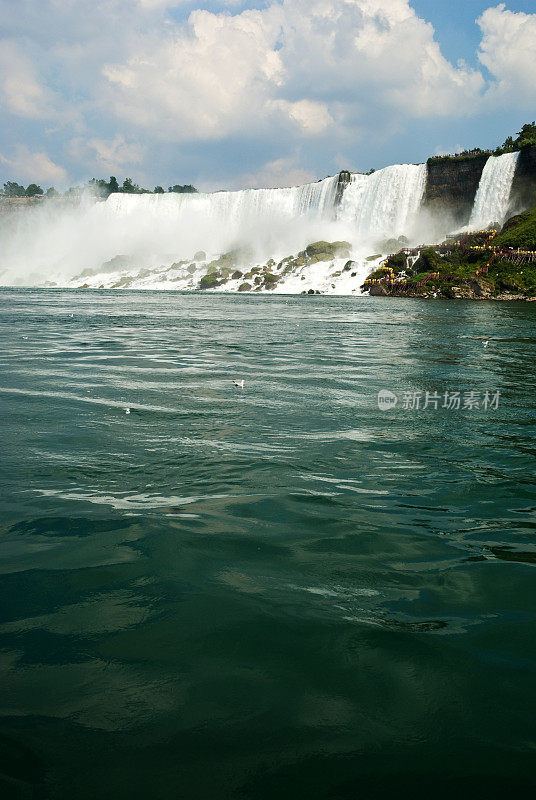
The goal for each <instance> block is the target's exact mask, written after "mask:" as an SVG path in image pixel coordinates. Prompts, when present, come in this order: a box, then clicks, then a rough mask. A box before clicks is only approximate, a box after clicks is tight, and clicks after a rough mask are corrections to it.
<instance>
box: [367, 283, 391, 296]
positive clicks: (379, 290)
mask: <svg viewBox="0 0 536 800" xmlns="http://www.w3.org/2000/svg"><path fill="white" fill-rule="evenodd" d="M370 294H371V296H372V297H386V296H387V294H388V292H387V289H386V288H385V286H382V284H381V283H376V284H374V285H372V286H371V287H370Z"/></svg>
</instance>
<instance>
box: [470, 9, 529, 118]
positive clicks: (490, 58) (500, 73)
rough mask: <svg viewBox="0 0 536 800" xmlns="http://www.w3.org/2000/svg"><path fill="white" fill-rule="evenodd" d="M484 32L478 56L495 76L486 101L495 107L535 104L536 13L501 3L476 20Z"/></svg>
mask: <svg viewBox="0 0 536 800" xmlns="http://www.w3.org/2000/svg"><path fill="white" fill-rule="evenodd" d="M477 22H478V24H479V26H480V29H481V31H482V43H481V45H480V52H479V56H478V57H479V59H480V61H481V62H482V64H483V65H484V66H485V67H486V68H487V69H488V70H489V71H490V73H491V74H492V75H493V78H494V82H493V83H492V84H491V86H490V88H489V90H488V94H487V100H488V102H489V101H491V102H492V104H493V105H494V106H495V105H497V104H498V103H500V105H501V106H502V107H504V105H507V106H509V107H512V106H515V107H521V108H523V107H526V106H529V105H531V104H532V105H534V103H536V14H525V13H523V12H521V11H520V12H517V13H516V12H514V11H508V10H507V9H506V7H505V5H504V3H501V4H500V5H498V6H496V7H495V8H488V9H487V11H485V12H484V13H483V14H482V16H481V17H480V18H479V19H478V20H477Z"/></svg>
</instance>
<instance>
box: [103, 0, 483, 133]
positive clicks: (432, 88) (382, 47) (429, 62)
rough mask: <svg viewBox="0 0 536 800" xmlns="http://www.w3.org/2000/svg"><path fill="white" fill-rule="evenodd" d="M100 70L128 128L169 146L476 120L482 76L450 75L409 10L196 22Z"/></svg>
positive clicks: (313, 8)
mask: <svg viewBox="0 0 536 800" xmlns="http://www.w3.org/2000/svg"><path fill="white" fill-rule="evenodd" d="M132 49H133V51H134V52H133V53H132V54H131V55H130V56H129V57H128V58H126V59H125V60H124V61H123V62H117V63H109V64H107V65H105V66H104V68H103V75H104V77H105V78H106V80H107V83H108V92H107V100H108V102H109V104H110V105H111V107H112V109H113V110H114V112H115V113H116V114H117V115H118V116H119V117H121V118H124V119H126V120H128V121H129V122H130V123H133V124H135V125H138V126H140V127H150V128H151V129H153V130H156V129H158V131H159V135H161V136H163V137H164V138H167V139H169V140H170V141H173V140H176V141H188V140H199V139H221V138H225V137H227V136H229V135H233V134H239V133H243V132H247V133H248V134H258V133H259V132H263V131H267V130H274V129H277V128H278V127H280V126H283V127H284V128H285V129H287V130H288V131H289V134H290V135H296V136H299V135H306V136H318V135H322V134H325V133H326V132H327V131H328V129H331V127H332V123H333V121H334V120H336V121H337V122H338V125H339V131H338V133H339V135H344V134H345V132H348V133H349V132H350V131H351V130H352V129H353V130H354V132H355V129H356V126H361V127H364V129H365V130H368V131H371V130H372V129H373V128H374V126H375V125H377V124H378V122H379V121H380V120H382V119H384V118H385V117H386V116H388V115H389V114H397V113H399V112H403V113H404V114H405V115H406V117H407V118H411V117H425V116H432V115H445V116H446V115H460V114H464V113H470V112H472V111H473V109H474V107H475V102H477V100H478V95H479V92H480V91H481V89H482V86H483V79H482V76H481V74H480V73H479V72H472V71H470V70H468V69H467V68H465V67H463V66H457V67H455V66H453V65H452V64H450V63H449V62H448V61H447V60H446V59H445V58H444V57H443V55H442V54H441V51H440V48H439V45H438V44H437V42H436V41H435V40H434V31H433V28H432V26H431V25H429V24H428V23H426V22H425V21H424V20H422V19H420V18H419V17H418V16H417V15H416V14H415V12H414V10H413V9H412V8H411V7H410V5H409V2H408V0H283V3H282V4H280V3H276V2H274V3H272V4H271V5H269V6H268V7H267V8H266V9H263V10H246V11H242V12H241V13H235V14H229V13H225V14H214V13H211V12H208V11H202V10H196V11H194V12H192V14H191V15H190V17H189V20H188V24H187V25H186V26H175V27H174V29H173V31H172V34H169V33H161V35H160V38H155V36H154V34H151V33H149V34H147V35H146V36H140V37H138V38H137V39H136V40H135V41H134V40H133V42H132Z"/></svg>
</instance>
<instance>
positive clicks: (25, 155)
mask: <svg viewBox="0 0 536 800" xmlns="http://www.w3.org/2000/svg"><path fill="white" fill-rule="evenodd" d="M0 161H1V162H2V163H3V164H4V165H5V167H6V168H7V169H6V171H9V172H10V173H11V175H12V177H13V178H14V179H15V180H28V181H32V182H36V181H37V182H38V183H39V182H44V183H47V184H50V183H58V184H61V183H64V181H65V180H66V178H67V172H66V170H65V169H64V168H63V167H61V166H59V165H58V164H55V163H54V162H53V161H52V160H51V159H50V158H49V156H48V155H47V154H46V153H43V152H39V153H32V152H31V151H30V150H29V149H28V148H27V147H26V146H25V145H18V146H17V147H16V148H15V151H14V153H13V155H12V156H4V155H0Z"/></svg>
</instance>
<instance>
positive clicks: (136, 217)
mask: <svg viewBox="0 0 536 800" xmlns="http://www.w3.org/2000/svg"><path fill="white" fill-rule="evenodd" d="M517 156H518V154H517V153H512V154H507V155H504V156H500V157H499V158H494V157H490V158H489V159H488V161H487V163H486V165H485V168H484V171H483V174H482V178H481V181H480V186H479V189H478V192H477V196H476V198H475V205H474V209H473V213H472V216H471V221H470V226H471V227H473V228H475V227H484V226H486V225H489V224H490V223H491V222H495V221H502V220H503V218H504V216H505V214H506V211H507V208H508V202H509V196H510V190H511V186H512V180H513V176H514V172H515V168H516V163H517ZM426 180H427V167H426V165H425V164H419V165H414V164H397V165H394V166H389V167H386V168H385V169H382V170H378V171H377V172H374V173H372V174H371V175H361V174H351V175H350V180H349V182H344V181H340V178H339V176H335V177H332V178H326V179H325V180H322V181H318V182H317V183H310V184H306V185H304V186H297V187H292V188H283V189H248V190H243V191H235V192H215V193H212V194H203V193H199V194H174V193H169V194H143V195H134V194H112V195H110V197H109V198H108V199H107V200H106V201H99V200H95V198H90V197H87V198H85V199H84V200H83V201H82V202H81V203H80V204H79V205H73V204H70V203H68V202H66V201H65V200H58V201H45V202H43V203H42V204H40V205H39V206H37V207H35V208H32V209H26V210H24V211H20V212H14V213H12V214H5V215H3V217H2V218H0V228H1V230H0V237H1V241H2V246H1V249H0V283H2V284H4V285H22V286H24V285H26V286H28V285H30V286H31V285H34V286H42V285H56V286H85V285H88V286H95V287H98V286H103V287H118V288H119V287H120V288H123V287H127V286H130V287H134V288H174V289H188V288H197V287H198V286H199V283H200V280H201V278H202V277H203V276H204V275H206V273H207V270H208V269H209V264H210V262H211V261H214V260H216V259H218V257H219V256H221V254H223V253H229V252H230V251H233V252H234V254H237V253H238V254H239V255H238V257H237V258H236V259H234V260H232V259H228V263H227V262H225V263H224V260H223V261H222V260H221V259H220V262H216V267H215V268H214V270H216V269H217V270H220V269H222V268H223V269H226V270H227V271H228V272H229V267H231V272H232V271H233V270H235V271H237V275H238V276H240V275H242V272H240V270H243V271H244V272H246V271H247V270H251V268H252V267H254V266H255V265H263V264H266V263H268V264H270V263H274V262H275V263H277V262H281V260H282V259H285V258H286V257H287V256H291V255H294V256H295V255H296V254H297V253H300V251H303V250H304V249H305V248H306V247H307V245H309V244H311V243H312V242H318V241H325V242H339V243H342V245H344V247H341V248H340V250H341V256H340V258H339V261H341V262H342V263H341V264H339V263H333V264H328V263H327V262H323V264H320V265H317V264H314V265H313V266H314V269H313V268H312V266H311V264H309V266H308V267H307V274H306V275H305V277H303V273H299V274H298V273H296V272H294V273H293V274H292V275H288V276H287V277H285V279H284V280H282V281H281V280H280V281H279V282H278V284H277V287H275V286H272V289H273V290H276V291H289V292H299V291H303V289H304V288H308V287H307V286H305V287H304V285H303V284H302V283H300V281H301V280H309V279H314V280H316V284H314V283H313V284H311V286H314V289H315V290H316V289H320V290H321V291H332V290H333V291H340V292H341V293H349V292H355V291H359V288H358V287H359V285H360V283H359V278H360V276H361V273H362V272H363V280H364V278H365V277H366V274H368V272H370V270H371V269H372V268H373V266H374V264H373V263H371V254H379V253H383V254H387V253H390V252H393V251H394V250H396V249H397V248H399V247H401V246H402V243H405V242H408V244H409V245H417V244H420V243H422V242H423V241H426V240H429V239H428V237H429V236H430V232H431V228H430V226H429V225H428V222H427V220H428V216H427V213H426V212H423V210H422V202H423V196H424V192H425V188H426ZM346 243H348V244H346ZM343 253H346V255H343ZM350 254H351V256H350ZM349 256H350V257H351V259H352V260H353V261H352V262H351V263H352V266H350V267H349V271H348V272H346V271H345V270H344V269H343V268H344V267H345V264H346V260H347V259H348V257H349ZM377 258H379V256H377ZM240 259H242V260H240ZM269 259H273V262H270V261H269ZM367 259H368V260H367ZM317 260H318V259H317ZM320 260H321V259H320ZM329 260H331V261H334V260H335V261H337V258H336V256H335V255H334V256H333V258H331V259H329V258H328V259H327V261H329ZM295 261H296V260H295ZM237 267H238V270H237ZM350 277H351V278H352V280H351V281H350V280H349V278H350ZM228 278H229V276H227V279H228ZM253 279H254V275H251V273H250V277H249V278H247V280H250V281H251V282H252V283H253ZM237 281H238V277H237ZM361 282H362V281H361ZM216 285H217V284H216ZM229 286H230V284H229V283H227V284H226V287H225V288H229ZM231 288H233V289H238V288H239V282H237V283H236V285H232V286H231Z"/></svg>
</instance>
